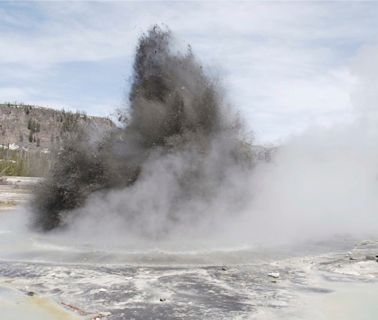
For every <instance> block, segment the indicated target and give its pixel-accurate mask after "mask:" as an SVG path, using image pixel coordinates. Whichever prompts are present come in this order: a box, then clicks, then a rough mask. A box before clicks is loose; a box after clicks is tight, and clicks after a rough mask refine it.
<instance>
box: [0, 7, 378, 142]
mask: <svg viewBox="0 0 378 320" xmlns="http://www.w3.org/2000/svg"><path fill="white" fill-rule="evenodd" d="M10 8H11V7H10ZM20 8H21V9H22V10H20ZM377 13H378V4H375V3H323V2H322V3H313V2H311V3H309V2H307V3H301V2H147V3H143V2H94V3H93V2H69V3H67V2H64V3H63V2H58V3H55V2H54V3H49V2H40V3H39V2H38V3H33V4H30V3H29V4H25V5H24V6H22V5H19V7H18V10H12V9H9V7H8V9H0V17H4V19H2V20H1V23H0V41H1V43H4V44H6V45H4V46H3V48H2V50H1V51H0V67H1V66H2V68H3V69H4V70H5V71H6V74H7V77H8V78H9V83H11V85H10V84H9V83H8V84H7V83H5V82H4V81H3V82H1V83H0V85H2V86H4V87H12V88H14V89H13V90H18V91H13V95H10V96H12V97H13V96H14V93H15V92H19V97H20V98H19V99H25V102H29V101H54V102H55V101H56V102H57V104H59V105H69V104H71V103H72V101H75V97H74V96H69V92H68V93H67V91H64V92H63V93H62V92H60V93H59V92H58V91H56V92H52V91H53V89H54V88H51V87H48V88H47V87H46V83H48V82H49V81H48V80H49V79H50V77H51V78H54V79H55V78H56V77H53V76H54V75H56V72H57V71H56V67H57V66H59V65H62V64H64V63H70V62H75V63H77V68H78V70H80V62H95V63H97V62H98V63H103V62H104V61H105V62H106V61H108V60H109V61H110V60H113V61H114V59H124V60H128V62H129V63H130V64H131V63H132V56H133V52H134V50H135V45H136V42H137V38H138V36H139V35H140V34H141V33H142V32H144V31H146V29H147V28H149V27H150V26H151V25H153V24H155V23H160V24H166V25H168V26H169V27H170V28H171V29H172V30H173V31H174V32H175V34H176V35H177V38H178V39H179V42H180V43H181V44H183V43H186V42H189V43H191V44H192V47H193V49H194V52H196V53H197V55H198V56H199V57H200V58H201V60H202V61H203V62H204V64H205V65H210V66H213V67H215V68H216V71H215V72H218V73H220V74H222V75H223V76H224V78H225V80H224V82H225V84H226V86H227V90H228V91H229V93H228V97H229V100H230V101H231V102H232V103H233V104H234V105H236V106H237V108H238V110H240V112H241V113H242V114H243V115H244V116H246V117H247V123H249V124H250V126H251V127H252V126H253V128H255V131H256V132H257V136H258V138H260V140H263V141H267V140H270V139H279V138H282V137H285V136H287V135H289V134H290V133H292V132H296V131H298V130H302V129H303V128H305V127H306V126H308V125H310V124H311V123H313V122H315V123H319V124H322V123H323V124H332V123H333V122H337V121H347V120H348V119H349V118H350V117H351V116H352V115H351V109H352V107H351V101H350V99H349V94H350V91H351V87H352V86H353V85H354V80H353V79H354V77H355V75H354V74H350V73H349V71H348V65H349V63H350V60H351V58H352V57H353V56H354V55H355V53H356V52H357V51H358V48H359V47H360V46H361V45H362V44H364V43H365V42H369V41H372V40H373V39H374V37H375V31H374V30H377V27H378V21H377V20H376V14H377ZM12 69H13V70H14V73H13V74H12ZM23 69H24V70H25V72H22V70H23ZM5 71H4V72H5ZM83 72H85V71H84V69H83ZM119 72H120V73H122V74H123V72H124V71H123V70H119ZM115 76H116V75H115ZM117 76H119V74H118V75H117ZM127 76H128V75H125V77H127ZM33 80H34V81H33ZM60 81H61V82H65V83H67V84H69V83H70V81H71V79H69V78H68V77H67V76H65V78H62V79H61V80H60ZM50 85H53V84H50ZM121 85H122V84H120V86H121ZM101 89H102V90H103V91H104V90H106V86H104V87H103V88H100V87H93V95H96V94H99V91H100V90H101ZM4 90H5V89H4ZM6 92H7V91H6V90H5V91H4V93H6ZM8 92H9V91H8ZM43 92H48V93H49V94H48V95H47V96H46V97H44V96H43ZM101 93H102V96H101V98H100V97H98V99H97V103H96V108H94V107H93V106H94V104H93V101H92V99H93V97H88V98H87V99H86V98H85V97H76V101H77V102H78V105H77V108H79V109H84V110H86V111H87V112H88V113H93V112H95V113H98V114H104V113H106V112H108V111H109V108H110V107H109V106H113V105H114V104H117V102H116V101H117V99H118V98H119V96H121V94H120V95H119V96H118V97H114V96H108V97H107V98H104V97H105V96H106V92H101ZM72 94H73V93H72ZM75 94H76V91H75ZM0 98H3V99H4V100H8V99H5V98H6V97H5V95H4V94H3V95H1V96H0ZM120 103H121V102H120ZM101 106H103V107H101Z"/></svg>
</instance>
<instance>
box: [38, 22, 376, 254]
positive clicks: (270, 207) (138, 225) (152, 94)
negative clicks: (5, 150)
mask: <svg viewBox="0 0 378 320" xmlns="http://www.w3.org/2000/svg"><path fill="white" fill-rule="evenodd" d="M171 42H172V34H171V33H170V32H169V31H165V30H161V29H160V28H157V27H155V28H153V29H151V30H150V31H149V32H148V33H147V34H146V35H143V36H142V37H141V38H140V42H139V45H138V48H137V51H136V57H135V62H134V77H133V83H132V87H131V93H130V97H129V102H130V103H129V105H130V108H129V110H128V112H125V115H124V119H126V120H125V126H124V128H123V129H119V130H117V131H115V132H112V133H110V134H105V135H99V134H98V133H94V132H93V131H91V129H90V128H86V130H81V129H77V130H73V131H72V132H70V133H69V134H67V139H66V140H65V145H64V146H63V149H62V150H61V152H60V154H59V155H58V156H57V160H56V164H55V166H54V168H53V170H52V172H51V175H50V176H49V177H48V178H47V179H46V181H45V182H44V183H43V185H41V187H40V188H39V190H38V191H37V195H36V197H35V199H34V200H33V203H32V208H33V212H34V219H33V225H34V227H35V228H37V229H39V230H43V231H51V230H55V231H54V232H58V233H57V234H60V235H61V236H67V235H68V237H69V238H70V239H78V240H83V241H94V242H96V243H99V244H104V243H105V244H112V245H113V244H120V243H121V244H122V245H123V246H126V247H129V248H138V247H142V248H156V247H158V248H170V249H172V248H173V249H176V248H178V249H180V250H181V249H193V248H194V249H195V248H197V249H198V248H201V249H204V248H226V247H230V248H235V247H237V248H239V247H243V246H251V245H253V244H255V243H275V244H277V243H283V242H288V241H289V242H290V241H298V240H300V241H304V240H309V239H315V240H319V239H326V238H329V237H332V236H334V235H337V234H339V235H354V236H361V237H364V236H366V235H369V234H373V233H374V232H376V231H377V229H378V214H377V212H378V211H377V210H378V197H377V195H378V165H377V164H378V149H377V148H376V141H377V140H378V130H377V129H376V128H377V126H376V124H377V121H376V119H372V118H369V117H366V116H364V115H362V116H361V115H359V118H358V120H356V121H355V122H353V123H350V124H340V125H337V126H334V127H332V128H327V129H326V128H323V127H318V128H311V129H309V130H308V131H306V132H305V133H303V134H301V135H298V136H296V137H292V138H291V139H290V140H289V141H287V142H286V143H285V144H283V145H281V146H278V147H277V148H276V149H275V150H274V152H273V153H272V155H271V157H272V158H271V161H256V156H255V155H254V151H253V148H251V144H250V143H247V142H246V137H245V134H244V130H243V126H242V125H241V122H240V120H239V119H238V118H237V117H236V116H235V114H234V113H233V112H232V110H231V109H230V107H229V105H228V103H227V101H226V100H225V98H224V96H223V95H222V90H223V88H222V86H221V85H220V83H219V81H217V80H215V79H212V78H211V77H209V76H208V75H206V73H205V72H204V70H203V68H202V66H201V65H200V63H198V62H197V60H196V59H195V56H194V54H193V52H192V50H191V48H188V50H187V51H186V52H184V53H180V52H177V51H175V50H174V49H173V46H172V44H171ZM56 230H57V231H56Z"/></svg>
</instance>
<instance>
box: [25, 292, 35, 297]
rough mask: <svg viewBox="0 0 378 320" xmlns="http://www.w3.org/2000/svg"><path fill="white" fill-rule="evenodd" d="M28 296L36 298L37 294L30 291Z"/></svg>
mask: <svg viewBox="0 0 378 320" xmlns="http://www.w3.org/2000/svg"><path fill="white" fill-rule="evenodd" d="M26 295H27V296H29V297H33V296H35V292H33V291H28V292H26Z"/></svg>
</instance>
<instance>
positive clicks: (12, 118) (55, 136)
mask: <svg viewBox="0 0 378 320" xmlns="http://www.w3.org/2000/svg"><path fill="white" fill-rule="evenodd" d="M72 121H78V122H79V124H82V125H91V126H96V127H99V128H101V129H103V130H108V129H111V128H114V127H115V125H114V123H113V122H112V121H111V120H110V119H108V118H101V117H93V116H87V115H85V114H79V113H76V114H74V113H71V112H65V111H59V110H54V109H49V108H42V107H36V106H31V105H15V104H9V103H8V104H0V145H1V146H3V147H6V148H10V149H14V150H15V149H24V150H40V151H42V150H49V149H51V147H52V146H54V145H57V144H59V141H60V140H61V136H62V133H63V131H64V130H65V127H67V126H69V125H70V122H72Z"/></svg>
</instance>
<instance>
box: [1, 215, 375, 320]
mask: <svg viewBox="0 0 378 320" xmlns="http://www.w3.org/2000/svg"><path fill="white" fill-rule="evenodd" d="M10 217H13V218H14V221H16V220H17V215H16V214H15V213H14V212H13V213H8V214H7V217H5V216H2V218H10ZM8 220H9V219H8ZM10 220H12V219H10ZM20 221H22V220H20ZM1 222H2V223H1V224H0V226H1V227H0V229H2V230H1V233H0V247H1V250H0V259H1V260H0V283H2V284H3V285H2V286H3V287H4V286H6V287H7V288H9V289H7V290H8V291H6V292H7V293H6V294H4V295H3V300H4V299H5V300H7V301H8V302H9V303H10V304H12V303H15V302H16V301H17V299H19V297H22V299H26V301H28V302H27V303H26V305H29V301H31V300H29V298H34V297H28V296H26V295H25V293H26V292H28V291H32V292H35V293H36V296H35V297H36V298H38V297H49V298H51V300H48V301H54V302H55V303H56V304H55V303H53V304H54V306H56V307H57V308H58V309H59V310H61V309H66V310H67V312H76V313H77V317H79V318H84V319H93V318H95V317H97V316H101V317H102V318H103V319H104V318H106V319H110V320H121V319H129V318H132V319H141V320H142V319H143V320H147V319H164V320H169V319H214V320H215V319H217V320H219V319H261V320H267V319H305V320H308V319H311V320H312V319H316V320H321V319H332V320H334V319H336V318H339V317H337V316H334V314H335V315H336V313H335V312H336V311H335V310H337V309H335V308H337V307H338V306H341V307H342V308H341V309H343V308H344V307H343V305H344V304H346V305H345V308H344V310H347V309H348V308H354V307H353V305H352V304H350V303H349V302H348V301H350V300H353V301H354V302H355V307H356V308H358V309H359V310H357V309H356V308H355V309H353V310H355V311H356V312H360V311H361V312H362V309H364V310H365V318H361V317H360V318H358V319H376V317H375V316H373V315H374V313H375V312H376V309H374V308H375V306H372V305H371V304H370V302H369V301H371V297H372V296H373V295H375V294H376V290H375V289H374V288H375V286H377V287H378V285H377V284H376V283H375V282H374V281H376V280H377V277H378V263H377V262H376V261H375V255H377V253H378V242H374V241H371V242H363V243H361V244H360V245H358V246H357V247H355V249H353V250H352V251H351V252H350V253H349V254H346V252H347V251H349V246H350V245H349V242H345V241H339V242H338V243H335V242H333V243H332V242H328V243H327V244H326V245H323V246H312V247H307V250H306V249H305V248H303V250H302V251H298V250H296V251H297V252H295V253H293V252H290V250H287V251H285V252H283V251H281V252H280V250H278V249H277V250H276V251H275V250H271V251H270V252H269V253H267V252H266V251H264V252H263V253H261V252H259V251H258V250H239V251H224V252H213V253H211V254H209V257H210V259H208V260H206V259H205V255H204V254H203V253H198V254H196V253H194V252H191V253H190V254H185V253H182V252H181V253H177V254H175V253H170V254H166V253H163V252H161V253H159V252H155V253H154V255H153V256H152V258H151V259H150V260H148V253H141V254H137V253H133V254H128V253H124V255H123V256H122V255H120V252H104V251H101V250H98V248H96V247H93V246H83V247H80V248H77V247H72V246H69V245H66V246H63V245H62V244H61V245H59V241H58V242H57V241H55V242H53V243H52V240H53V239H52V238H51V237H50V236H49V237H44V236H36V235H33V234H29V233H28V232H27V231H26V230H21V229H18V228H17V227H16V226H15V224H12V223H6V221H5V220H4V219H2V221H1ZM8 222H9V221H8ZM340 243H341V244H340ZM327 245H328V246H329V247H328V251H332V252H335V251H337V252H339V253H325V252H326V246H327ZM238 261H239V263H238ZM222 262H223V263H222ZM0 287H1V285H0ZM9 290H10V291H9ZM4 292H5V291H4ZM11 293H12V294H11ZM354 297H355V298H354ZM358 299H360V300H361V299H362V301H361V304H360V303H358V301H359V300H358ZM369 299H370V300H369ZM5 300H4V301H5ZM1 306H3V307H4V306H5V304H4V303H3V304H2V305H1ZM1 306H0V312H2V313H1V314H2V315H4V314H6V315H7V317H8V318H4V317H1V319H4V320H10V319H17V320H18V319H26V318H25V317H23V316H22V315H20V313H19V312H21V311H22V310H23V309H15V308H8V309H6V311H7V313H5V311H4V310H5V309H3V310H1ZM79 310H80V312H78V311H79ZM349 310H351V309H349ZM353 310H351V311H350V314H352V312H354V311H353ZM367 310H369V311H368V312H366V311H367ZM314 311H316V312H315V313H314ZM361 314H362V313H361ZM368 316H371V317H370V318H367V317H368ZM322 317H323V318H322ZM27 319H30V317H27ZM41 319H43V317H42V316H41V317H40V318H38V320H41ZM49 319H51V320H54V319H60V318H59V317H58V315H57V317H50V318H49Z"/></svg>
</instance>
